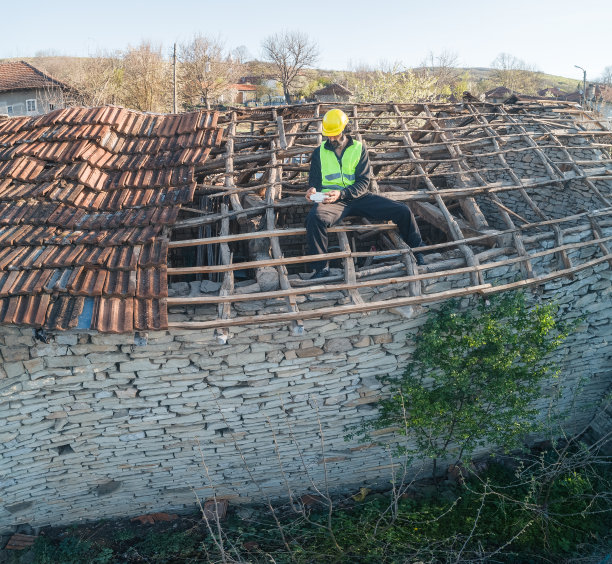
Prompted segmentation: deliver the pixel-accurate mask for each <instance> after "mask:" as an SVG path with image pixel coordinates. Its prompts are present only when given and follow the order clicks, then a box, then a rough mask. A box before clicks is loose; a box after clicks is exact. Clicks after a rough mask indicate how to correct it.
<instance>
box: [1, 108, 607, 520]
mask: <svg viewBox="0 0 612 564" xmlns="http://www.w3.org/2000/svg"><path fill="white" fill-rule="evenodd" d="M331 107H332V106H331V105H329V104H323V103H315V104H303V105H298V106H285V107H278V108H274V107H271V108H255V109H239V110H238V109H236V110H231V111H228V112H225V113H219V112H213V111H201V112H194V113H186V114H179V115H157V114H146V113H141V112H136V111H132V110H127V109H123V108H118V107H110V106H108V107H101V108H67V109H62V110H57V111H53V112H51V113H48V114H46V115H43V116H36V117H18V118H12V119H3V120H1V121H0V324H1V326H0V340H1V344H0V353H1V354H2V358H3V364H2V367H1V369H0V391H1V393H0V417H1V419H2V427H1V428H0V438H1V444H2V447H1V448H2V461H1V463H0V464H1V465H0V483H1V484H2V489H1V493H0V524H1V525H2V527H0V531H2V530H5V529H10V528H11V527H14V526H15V525H18V524H21V523H29V524H31V525H33V526H37V525H46V524H49V523H55V524H59V523H71V522H75V521H77V520H80V519H96V518H101V517H108V516H118V515H132V514H137V513H145V512H147V511H159V510H162V509H164V510H168V509H174V510H181V509H184V508H186V507H193V505H194V503H195V495H198V496H199V497H200V498H202V499H206V498H209V497H210V496H211V495H212V493H213V492H215V493H216V495H217V496H220V497H223V498H225V499H228V500H230V502H232V503H241V502H247V501H252V500H256V499H261V498H264V497H266V496H271V497H281V496H283V495H286V494H287V487H288V486H290V488H291V489H292V490H294V491H297V492H305V491H307V490H308V489H309V487H310V486H311V482H310V481H309V480H310V479H312V480H314V481H315V482H316V483H320V481H322V480H323V479H324V475H325V476H327V480H328V483H329V485H330V487H332V488H342V487H347V486H348V485H356V484H365V483H367V484H373V483H377V482H379V483H388V480H389V476H390V471H391V470H390V463H389V461H388V458H387V456H386V455H384V454H383V452H384V451H383V449H382V448H381V447H380V446H378V445H377V444H375V443H372V444H367V445H364V444H359V443H357V442H350V441H345V440H344V435H345V434H346V429H347V428H348V427H349V426H351V425H354V424H358V423H359V422H360V421H362V420H363V419H364V418H367V417H372V416H373V415H374V414H375V404H376V402H377V400H378V399H379V397H380V396H381V393H384V390H383V386H382V384H381V382H380V381H379V380H378V377H380V376H385V375H397V374H400V373H401V372H402V371H403V370H404V368H405V366H406V364H407V363H408V362H409V361H410V357H411V353H412V351H413V347H414V335H415V334H416V333H417V332H418V328H419V327H420V326H421V325H422V324H423V323H424V322H425V321H426V319H427V312H428V309H429V308H430V307H436V305H435V304H439V303H441V302H443V301H445V300H447V299H449V298H459V299H461V300H464V303H465V304H468V300H469V299H470V298H471V297H473V296H476V295H478V296H487V295H490V294H494V293H497V292H503V291H508V290H512V289H519V288H528V289H529V291H530V292H531V293H532V297H533V299H534V300H543V301H547V300H551V299H555V300H557V301H558V302H559V303H560V304H561V311H562V312H563V314H564V315H565V316H566V317H567V318H572V317H573V318H576V317H580V318H583V321H582V322H581V324H580V326H579V329H578V330H577V331H576V332H575V333H574V334H573V335H571V336H570V338H569V339H568V340H567V342H566V343H565V345H564V347H563V349H562V350H561V351H560V352H559V355H560V359H562V366H563V371H562V375H561V378H562V381H563V391H562V398H561V400H560V403H561V404H564V403H565V404H567V405H569V404H570V403H571V402H572V401H573V399H574V392H575V391H576V388H577V386H578V385H580V386H581V392H580V398H579V402H580V405H581V409H577V410H574V411H572V413H571V415H570V416H568V418H567V421H566V423H565V426H566V429H567V430H568V432H582V431H588V432H589V433H591V434H592V435H594V436H599V435H601V434H602V433H604V432H605V429H606V428H607V427H608V426H609V425H610V422H609V419H606V414H605V413H604V412H602V411H601V409H600V403H601V398H603V396H604V395H605V393H606V392H607V391H608V390H609V388H610V384H611V369H610V366H611V356H612V345H611V344H610V336H611V335H612V327H611V324H610V318H611V314H612V300H610V291H611V287H612V280H611V278H612V277H611V272H612V268H611V266H612V253H611V251H610V249H611V248H612V243H611V240H612V207H611V206H612V204H611V200H612V158H611V155H610V146H611V143H612V132H610V130H609V129H608V128H607V127H606V125H605V124H603V123H601V122H599V121H598V120H597V119H596V118H595V117H594V116H593V115H592V114H590V113H589V112H585V111H583V110H582V109H581V108H580V107H579V106H577V105H576V104H572V103H568V102H559V101H555V100H552V101H547V100H543V101H536V100H518V99H514V100H510V101H509V102H508V103H506V104H503V105H499V104H489V103H482V102H475V103H471V102H468V101H467V100H466V101H464V102H463V103H459V104H443V103H432V104H393V103H388V104H341V105H340V106H339V107H341V108H342V109H343V110H344V111H345V112H346V114H347V115H348V116H349V117H350V126H351V130H352V135H353V136H354V137H355V138H356V139H357V140H359V141H361V142H362V143H363V144H364V145H365V146H366V147H367V149H368V151H369V156H370V162H371V165H372V170H373V180H372V183H371V190H372V191H374V192H375V193H379V194H382V195H384V196H386V197H389V198H392V199H394V200H397V201H401V202H405V203H406V204H407V205H409V206H410V208H411V209H412V211H413V212H414V214H415V216H416V217H417V222H418V224H419V227H420V230H421V233H422V235H423V238H424V241H425V243H426V246H425V247H423V248H422V249H420V250H422V251H423V252H424V253H425V254H426V261H427V264H426V265H425V266H418V265H417V264H416V261H415V259H414V255H413V253H412V250H411V249H410V248H409V247H407V245H406V244H405V243H404V242H403V241H402V240H401V238H400V237H399V234H398V231H397V228H396V226H395V225H393V224H392V223H379V224H375V223H370V222H368V221H366V220H364V219H358V218H347V220H345V221H344V222H342V223H341V224H339V225H337V226H335V227H333V228H330V230H329V231H330V245H329V252H328V253H327V255H326V256H325V258H326V259H328V260H329V261H330V263H331V271H330V275H329V276H328V277H327V278H323V279H318V280H310V279H309V278H310V274H309V272H310V266H309V264H310V263H311V262H313V260H317V259H321V256H320V255H319V256H317V257H313V256H309V255H308V251H307V245H306V237H305V228H304V220H305V217H306V214H307V213H308V212H309V209H310V207H311V205H312V204H311V203H310V202H308V201H307V200H306V199H305V198H304V194H305V192H306V190H307V189H308V182H307V179H308V169H309V160H310V155H311V153H312V151H313V150H314V149H315V148H316V147H317V146H318V145H319V144H320V143H321V141H322V135H321V118H322V116H323V114H324V113H325V111H327V110H328V109H329V108H331ZM546 401H548V400H546ZM543 405H544V404H543ZM320 433H323V435H324V437H325V445H326V447H325V450H324V451H322V450H321V441H320ZM383 438H384V437H383ZM388 440H392V434H391V433H390V434H389V437H388ZM279 463H281V464H282V469H283V473H282V474H283V475H282V476H281V472H280V470H279ZM305 476H308V478H306V477H305Z"/></svg>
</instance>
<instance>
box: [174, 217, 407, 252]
mask: <svg viewBox="0 0 612 564" xmlns="http://www.w3.org/2000/svg"><path fill="white" fill-rule="evenodd" d="M247 209H248V208H247ZM392 229H395V226H394V225H390V224H389V223H376V224H371V225H336V226H334V227H329V228H328V230H327V231H328V233H344V232H348V231H356V232H363V233H369V232H370V231H378V230H380V231H389V230H392ZM305 234H306V229H305V228H304V227H294V228H291V229H284V228H280V229H275V230H274V231H268V230H266V231H253V232H252V233H239V234H236V235H227V236H225V237H223V236H219V237H208V238H201V239H185V240H183V241H170V242H169V243H168V247H169V248H173V249H177V248H182V247H196V246H198V245H215V244H217V243H235V242H236V241H247V240H249V241H250V240H251V239H267V238H268V237H295V236H298V235H305Z"/></svg>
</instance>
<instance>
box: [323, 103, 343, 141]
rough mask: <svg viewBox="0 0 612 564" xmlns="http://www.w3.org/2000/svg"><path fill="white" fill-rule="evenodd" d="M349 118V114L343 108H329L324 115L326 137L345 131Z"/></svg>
mask: <svg viewBox="0 0 612 564" xmlns="http://www.w3.org/2000/svg"><path fill="white" fill-rule="evenodd" d="M348 120H349V119H348V117H347V115H346V114H345V113H344V112H343V111H342V110H339V109H337V108H334V109H333V110H329V112H327V113H326V114H325V115H324V116H323V135H325V137H335V136H336V135H340V134H341V133H342V132H343V131H344V128H345V127H346V124H347V123H348Z"/></svg>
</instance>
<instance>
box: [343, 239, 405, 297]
mask: <svg viewBox="0 0 612 564" xmlns="http://www.w3.org/2000/svg"><path fill="white" fill-rule="evenodd" d="M338 239H339V241H340V248H341V249H342V250H343V251H345V252H349V253H350V252H351V246H350V245H349V240H348V237H347V236H346V233H345V232H344V231H341V232H340V233H339V234H338ZM343 262H344V280H345V282H346V284H347V285H348V286H350V285H353V284H356V282H357V277H356V276H355V263H354V262H353V259H352V258H351V257H346V258H345V259H343ZM409 274H412V273H409ZM348 291H349V295H350V296H351V300H353V303H354V304H362V303H363V298H362V297H361V294H360V293H359V291H358V290H357V289H356V288H349V290H348Z"/></svg>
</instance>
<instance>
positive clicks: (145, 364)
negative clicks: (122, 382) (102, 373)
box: [119, 359, 160, 372]
mask: <svg viewBox="0 0 612 564" xmlns="http://www.w3.org/2000/svg"><path fill="white" fill-rule="evenodd" d="M159 367H160V363H153V362H150V361H149V360H147V359H142V360H133V361H128V362H121V363H120V364H119V372H139V371H141V370H157V369H158V368H159Z"/></svg>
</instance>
